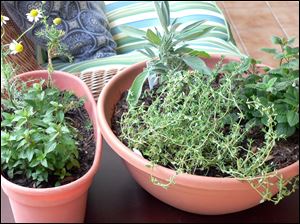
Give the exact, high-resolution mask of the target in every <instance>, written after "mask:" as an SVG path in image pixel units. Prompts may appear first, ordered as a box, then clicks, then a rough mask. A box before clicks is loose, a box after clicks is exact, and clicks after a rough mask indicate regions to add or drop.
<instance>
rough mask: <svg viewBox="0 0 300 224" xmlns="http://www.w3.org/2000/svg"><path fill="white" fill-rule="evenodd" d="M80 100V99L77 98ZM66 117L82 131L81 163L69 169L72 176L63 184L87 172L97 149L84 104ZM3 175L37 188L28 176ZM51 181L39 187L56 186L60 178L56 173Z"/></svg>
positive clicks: (79, 141)
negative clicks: (88, 125) (78, 166)
mask: <svg viewBox="0 0 300 224" xmlns="http://www.w3.org/2000/svg"><path fill="white" fill-rule="evenodd" d="M77 100H78V99H77ZM65 117H66V118H71V119H72V122H71V125H72V126H73V127H75V128H76V129H77V130H78V132H79V133H80V134H79V136H78V139H77V141H78V143H79V145H78V149H79V158H78V162H79V164H80V168H79V169H77V168H73V169H72V170H69V171H68V172H69V173H70V174H71V176H68V177H66V178H65V179H63V180H61V181H60V183H61V185H65V184H68V183H70V182H73V181H75V180H77V179H79V178H80V177H82V176H83V175H84V174H86V173H87V171H88V170H89V169H90V168H91V166H92V164H93V161H94V156H95V149H96V143H95V139H94V130H93V127H92V125H90V127H88V128H87V124H88V122H90V118H89V116H88V113H87V111H86V110H85V108H84V106H81V107H79V108H77V109H73V110H71V111H69V112H67V113H66V114H65ZM2 175H3V176H4V177H5V178H6V179H8V180H9V181H11V182H13V183H15V184H18V185H21V186H25V187H31V188H35V184H34V181H32V180H28V179H27V178H26V176H23V175H22V176H20V175H14V178H13V179H10V178H9V177H8V176H7V174H5V173H4V172H2ZM48 178H49V179H48V180H49V181H48V183H45V182H43V183H41V184H40V185H39V186H38V187H39V188H50V187H54V186H55V183H56V182H57V181H58V178H57V177H56V176H54V175H49V177H48Z"/></svg>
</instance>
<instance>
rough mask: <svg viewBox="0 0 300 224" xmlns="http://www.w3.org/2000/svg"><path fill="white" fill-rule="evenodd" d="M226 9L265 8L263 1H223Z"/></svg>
mask: <svg viewBox="0 0 300 224" xmlns="http://www.w3.org/2000/svg"><path fill="white" fill-rule="evenodd" d="M224 5H225V7H226V8H258V7H265V6H266V3H265V1H224Z"/></svg>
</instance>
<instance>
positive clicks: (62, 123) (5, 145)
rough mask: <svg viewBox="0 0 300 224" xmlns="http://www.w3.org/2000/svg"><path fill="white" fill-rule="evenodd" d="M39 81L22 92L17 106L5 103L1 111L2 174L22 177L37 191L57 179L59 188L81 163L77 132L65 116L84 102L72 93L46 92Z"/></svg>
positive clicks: (16, 102) (57, 90)
mask: <svg viewBox="0 0 300 224" xmlns="http://www.w3.org/2000/svg"><path fill="white" fill-rule="evenodd" d="M44 87H45V85H44V81H40V82H38V83H35V84H33V85H32V87H27V86H26V84H25V85H23V87H20V88H21V94H20V95H19V98H18V100H17V101H15V105H12V104H10V102H11V101H10V100H4V99H3V100H4V101H6V102H3V105H5V110H4V111H2V110H1V170H2V172H4V173H6V174H7V175H8V177H9V178H11V179H13V178H14V176H17V175H19V176H23V177H26V178H27V179H29V180H32V181H33V182H34V186H35V187H39V186H40V184H41V183H43V182H47V181H48V180H49V176H50V175H51V176H54V177H56V180H57V184H59V183H60V181H61V180H62V179H64V178H65V177H66V176H68V175H69V172H68V171H70V170H71V169H72V168H78V167H80V164H79V162H78V155H79V154H78V153H79V151H78V147H77V144H78V143H77V140H76V139H78V138H77V134H78V133H77V130H76V129H75V128H74V127H72V125H71V122H70V121H68V119H67V117H66V113H67V112H68V111H70V110H72V109H74V108H78V107H80V106H81V105H82V104H83V101H82V100H80V101H78V99H77V98H76V97H74V95H73V94H72V93H70V92H66V91H65V92H61V91H60V90H59V89H57V88H54V87H51V88H50V87H48V88H44Z"/></svg>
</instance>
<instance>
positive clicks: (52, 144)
mask: <svg viewBox="0 0 300 224" xmlns="http://www.w3.org/2000/svg"><path fill="white" fill-rule="evenodd" d="M56 146H57V143H56V142H48V143H47V144H46V145H45V154H48V153H50V152H52V151H53V150H55V149H56Z"/></svg>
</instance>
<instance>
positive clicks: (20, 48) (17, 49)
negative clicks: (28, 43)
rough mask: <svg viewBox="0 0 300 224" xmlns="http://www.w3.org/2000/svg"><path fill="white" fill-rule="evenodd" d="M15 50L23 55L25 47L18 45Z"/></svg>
mask: <svg viewBox="0 0 300 224" xmlns="http://www.w3.org/2000/svg"><path fill="white" fill-rule="evenodd" d="M15 49H16V52H18V53H21V52H22V51H23V49H24V47H23V45H22V44H20V43H18V44H16V48H15Z"/></svg>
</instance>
